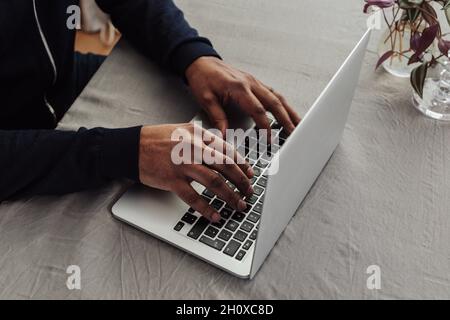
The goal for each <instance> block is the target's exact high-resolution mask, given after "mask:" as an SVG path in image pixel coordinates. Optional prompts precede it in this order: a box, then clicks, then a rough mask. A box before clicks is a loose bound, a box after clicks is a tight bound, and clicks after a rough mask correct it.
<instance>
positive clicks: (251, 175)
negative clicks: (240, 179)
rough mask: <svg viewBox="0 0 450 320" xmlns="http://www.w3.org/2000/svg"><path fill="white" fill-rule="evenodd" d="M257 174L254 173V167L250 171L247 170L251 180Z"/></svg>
mask: <svg viewBox="0 0 450 320" xmlns="http://www.w3.org/2000/svg"><path fill="white" fill-rule="evenodd" d="M254 174H255V172H254V171H253V168H252V167H249V168H248V169H247V176H248V177H250V178H253V175H254Z"/></svg>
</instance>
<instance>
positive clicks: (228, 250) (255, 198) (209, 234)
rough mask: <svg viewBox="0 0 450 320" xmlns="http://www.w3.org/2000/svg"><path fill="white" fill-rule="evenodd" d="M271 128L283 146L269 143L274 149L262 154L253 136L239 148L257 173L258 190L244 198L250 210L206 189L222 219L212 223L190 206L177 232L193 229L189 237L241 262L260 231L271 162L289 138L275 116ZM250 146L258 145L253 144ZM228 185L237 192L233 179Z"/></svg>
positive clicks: (253, 181) (256, 185)
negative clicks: (231, 203) (277, 133)
mask: <svg viewBox="0 0 450 320" xmlns="http://www.w3.org/2000/svg"><path fill="white" fill-rule="evenodd" d="M271 127H272V128H273V129H279V130H280V131H279V135H278V139H279V141H278V142H279V145H271V146H268V148H269V150H270V152H269V151H267V152H262V154H260V153H259V152H258V150H256V149H257V143H256V140H255V142H254V143H249V141H248V140H249V139H253V138H251V137H250V138H249V139H246V143H244V144H242V145H241V146H239V147H238V148H237V149H238V151H239V152H240V153H241V154H242V155H245V158H246V160H247V161H248V162H249V163H250V165H252V167H253V171H254V172H255V175H254V177H253V178H252V179H251V183H252V186H253V189H254V193H253V195H252V196H251V197H245V198H244V200H245V201H246V202H247V209H245V210H244V211H242V212H239V211H236V210H233V209H232V208H231V207H230V206H228V205H227V204H226V203H225V202H224V201H223V200H221V199H219V198H218V197H217V196H215V194H214V193H212V192H211V191H209V190H207V189H206V190H204V191H203V193H202V196H203V198H204V199H205V200H206V201H207V202H208V203H209V204H210V205H211V206H212V207H213V208H214V209H216V210H217V211H218V212H219V213H220V215H221V217H222V219H221V220H220V221H219V222H216V223H212V222H210V221H209V220H208V219H206V218H204V217H202V216H200V214H199V213H198V212H195V210H194V209H192V208H189V210H188V211H187V212H186V213H185V214H184V215H183V217H182V218H181V220H180V221H179V222H178V223H177V224H176V225H175V227H174V230H175V231H177V232H180V231H181V230H182V229H183V228H190V229H188V230H189V231H188V232H187V236H188V237H189V238H191V239H193V240H195V241H200V242H201V243H203V244H205V245H207V246H209V247H211V248H213V249H216V250H218V251H220V252H222V253H223V254H225V255H227V256H230V257H233V258H235V259H236V260H237V261H242V259H243V258H244V257H245V255H246V253H247V252H248V250H249V249H250V248H251V247H252V245H253V243H254V242H255V240H256V236H257V233H258V226H259V220H260V218H261V212H262V208H263V202H264V193H265V189H266V185H267V170H268V167H269V164H270V161H271V160H272V159H273V156H274V155H275V154H276V152H278V151H279V149H280V148H281V147H282V146H283V144H284V143H285V141H286V138H287V135H286V134H285V132H284V130H283V129H282V128H281V127H280V126H279V125H278V123H277V122H275V120H273V119H271ZM249 145H250V146H254V147H253V148H252V147H249ZM227 184H228V185H229V186H230V187H231V188H232V189H233V190H234V191H237V190H236V187H235V186H234V185H233V184H232V183H231V182H229V181H227Z"/></svg>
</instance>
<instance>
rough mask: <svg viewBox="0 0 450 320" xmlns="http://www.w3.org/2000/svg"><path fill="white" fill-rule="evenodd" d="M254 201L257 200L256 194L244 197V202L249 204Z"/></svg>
mask: <svg viewBox="0 0 450 320" xmlns="http://www.w3.org/2000/svg"><path fill="white" fill-rule="evenodd" d="M256 201H258V197H257V196H256V195H252V196H251V197H247V198H245V202H247V203H249V204H254V203H255V202H256ZM247 207H248V206H247Z"/></svg>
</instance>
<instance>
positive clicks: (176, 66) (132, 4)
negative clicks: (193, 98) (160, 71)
mask: <svg viewBox="0 0 450 320" xmlns="http://www.w3.org/2000/svg"><path fill="white" fill-rule="evenodd" d="M96 1H97V3H98V5H99V6H100V7H101V8H102V9H103V10H104V11H105V12H107V13H109V14H110V15H111V18H112V20H113V23H114V24H115V25H116V26H117V28H118V29H119V30H120V31H121V32H122V33H123V34H124V36H125V38H126V39H127V40H129V41H130V42H131V43H132V44H133V45H134V46H135V47H137V48H138V49H140V50H141V51H142V52H143V53H144V54H146V55H147V56H149V57H150V58H152V59H153V60H156V61H157V62H159V63H160V64H162V65H164V66H167V67H169V68H171V69H172V70H173V71H175V72H176V73H178V74H180V75H181V76H184V72H185V70H186V69H187V67H188V66H189V65H190V64H191V63H192V62H193V61H194V60H196V59H197V58H199V57H201V56H218V54H217V52H216V51H215V50H214V49H213V47H212V45H211V43H210V42H209V40H208V39H206V38H203V37H200V36H199V35H198V32H197V31H196V30H195V29H193V28H192V27H191V26H190V25H189V24H188V22H187V21H186V20H185V18H184V15H183V12H182V11H181V10H180V9H178V8H177V7H176V6H175V4H174V3H173V1H172V0H96Z"/></svg>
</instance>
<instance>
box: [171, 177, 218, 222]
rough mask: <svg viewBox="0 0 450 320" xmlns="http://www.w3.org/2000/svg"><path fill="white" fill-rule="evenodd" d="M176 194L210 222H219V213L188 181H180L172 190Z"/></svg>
mask: <svg viewBox="0 0 450 320" xmlns="http://www.w3.org/2000/svg"><path fill="white" fill-rule="evenodd" d="M174 191H175V193H176V195H177V196H178V197H179V198H180V199H181V200H183V201H184V202H186V203H187V204H188V205H189V206H190V207H191V208H193V209H194V210H195V211H197V212H199V213H200V214H201V215H202V216H204V217H205V218H206V219H208V220H210V221H212V222H219V220H220V218H221V217H220V214H219V213H218V212H217V211H216V210H214V209H213V208H212V207H211V206H210V205H209V204H208V202H206V200H205V199H203V198H202V197H201V196H200V195H199V194H198V193H197V192H196V191H195V190H194V188H192V186H191V185H190V184H189V183H187V182H186V183H180V184H178V185H177V188H176V190H174Z"/></svg>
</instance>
